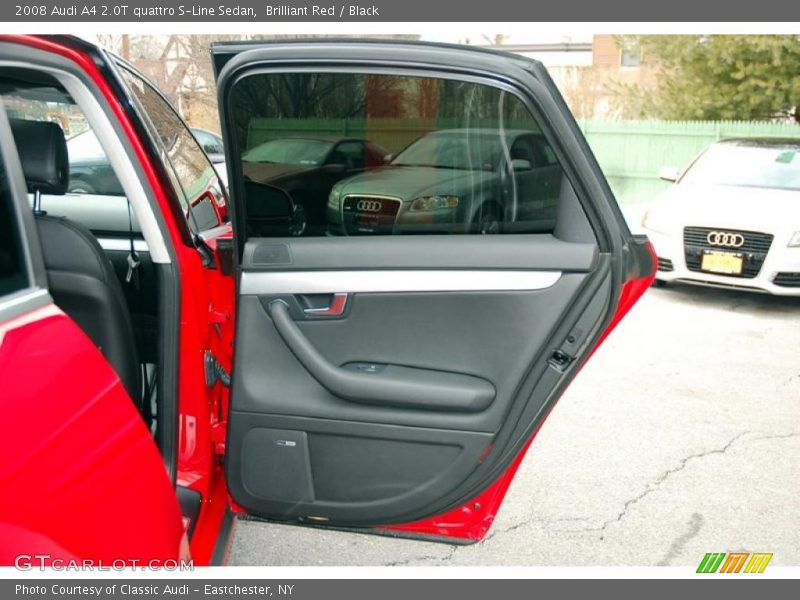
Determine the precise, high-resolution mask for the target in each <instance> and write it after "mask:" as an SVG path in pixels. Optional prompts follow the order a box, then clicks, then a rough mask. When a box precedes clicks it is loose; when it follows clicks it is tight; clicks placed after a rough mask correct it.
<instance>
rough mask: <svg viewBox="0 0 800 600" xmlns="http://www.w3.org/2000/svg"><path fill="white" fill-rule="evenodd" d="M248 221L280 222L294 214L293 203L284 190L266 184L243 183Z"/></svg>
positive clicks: (255, 182)
mask: <svg viewBox="0 0 800 600" xmlns="http://www.w3.org/2000/svg"><path fill="white" fill-rule="evenodd" d="M244 193H245V205H246V207H247V218H248V219H251V218H253V219H260V220H263V219H268V220H281V219H289V218H291V216H292V215H293V214H294V202H293V201H292V197H291V196H290V195H289V193H288V192H287V191H286V190H283V189H281V188H279V187H275V186H274V185H269V184H268V183H260V182H257V181H245V182H244Z"/></svg>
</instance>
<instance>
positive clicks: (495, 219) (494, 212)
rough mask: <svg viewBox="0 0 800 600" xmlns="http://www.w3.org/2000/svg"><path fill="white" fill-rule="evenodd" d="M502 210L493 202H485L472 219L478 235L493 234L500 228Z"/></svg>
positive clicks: (498, 231)
mask: <svg viewBox="0 0 800 600" xmlns="http://www.w3.org/2000/svg"><path fill="white" fill-rule="evenodd" d="M502 222H503V212H502V210H501V209H500V207H499V206H498V205H497V204H495V203H494V202H485V203H483V204H481V206H480V208H478V212H477V214H476V215H475V217H474V219H473V223H474V230H475V232H476V233H479V234H480V235H493V234H495V233H500V231H501V229H502Z"/></svg>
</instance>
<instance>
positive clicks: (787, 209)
mask: <svg viewBox="0 0 800 600" xmlns="http://www.w3.org/2000/svg"><path fill="white" fill-rule="evenodd" d="M661 178H662V179H666V180H668V181H673V182H675V185H672V186H671V187H670V188H669V189H668V190H667V191H666V192H664V193H663V194H661V195H660V196H659V197H658V198H657V199H656V200H655V201H654V203H653V204H652V206H651V207H650V208H649V210H648V211H647V213H645V216H644V218H643V219H642V227H643V228H644V229H645V232H646V233H647V235H648V236H649V238H650V240H651V241H652V243H653V246H654V247H655V250H656V254H657V255H658V273H657V275H656V279H657V281H658V282H668V281H681V282H686V283H699V284H704V285H711V286H722V287H735V288H740V289H747V290H753V291H761V292H768V293H771V294H777V295H784V296H800V139H795V140H791V139H735V140H724V141H720V142H717V143H715V144H712V145H711V146H709V147H708V148H707V149H706V150H704V151H703V152H702V153H701V154H700V156H698V157H697V158H696V159H695V160H694V162H693V163H692V164H691V165H690V166H689V168H688V169H686V171H685V172H684V173H683V174H679V173H678V172H677V171H676V170H675V169H669V168H665V169H663V170H662V172H661Z"/></svg>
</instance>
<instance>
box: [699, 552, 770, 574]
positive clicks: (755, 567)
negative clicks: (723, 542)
mask: <svg viewBox="0 0 800 600" xmlns="http://www.w3.org/2000/svg"><path fill="white" fill-rule="evenodd" d="M771 560H772V554H771V553H766V552H753V553H752V554H751V553H750V552H728V553H725V552H708V553H707V554H706V555H705V556H704V557H703V560H701V561H700V564H699V565H697V572H698V573H763V572H764V569H766V568H767V565H768V564H769V561H771Z"/></svg>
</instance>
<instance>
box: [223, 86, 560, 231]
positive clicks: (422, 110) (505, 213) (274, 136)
mask: <svg viewBox="0 0 800 600" xmlns="http://www.w3.org/2000/svg"><path fill="white" fill-rule="evenodd" d="M228 110H229V114H230V118H231V121H232V130H233V138H234V139H233V146H234V148H233V150H232V153H231V154H232V155H234V156H240V157H241V159H240V160H241V173H242V176H243V177H244V179H245V180H246V181H251V182H255V183H259V184H267V185H271V186H274V187H276V188H279V189H281V190H283V191H284V192H285V193H286V194H288V196H289V197H290V198H291V201H292V202H291V203H290V204H292V205H293V208H290V209H289V210H294V211H295V213H294V214H292V215H285V217H284V218H285V221H286V226H285V228H284V230H283V232H282V233H281V231H282V230H281V228H280V227H276V223H275V222H272V223H270V226H269V230H268V231H267V230H264V232H263V235H299V234H300V233H298V232H301V233H302V235H379V234H454V233H461V234H463V233H533V232H551V231H552V230H553V228H554V225H555V218H556V209H557V206H558V202H559V198H560V194H561V190H562V178H563V172H562V169H561V166H560V164H559V163H558V160H557V158H556V155H555V153H554V151H553V150H552V148H551V147H550V145H549V143H548V142H547V140H546V139H545V137H544V135H543V134H542V132H541V131H540V129H539V127H538V124H537V123H536V121H535V120H534V119H533V117H532V116H531V114H530V112H529V111H528V110H527V108H526V106H525V105H524V104H523V102H522V101H521V100H519V98H517V97H516V96H515V95H513V94H510V93H508V92H506V91H504V90H501V89H498V88H494V87H491V86H486V85H480V84H475V83H471V82H464V81H458V80H449V79H437V78H427V77H407V76H394V75H364V74H350V73H282V74H263V73H261V74H254V75H250V76H246V77H244V78H242V79H240V80H239V81H238V82H237V83H236V84H235V85H234V86H233V88H232V91H231V96H230V103H229V107H228ZM244 189H245V188H244V186H240V187H239V188H238V190H239V192H238V193H243V190H244ZM262 197H265V196H262V195H259V199H258V200H255V199H253V198H250V199H248V198H245V206H246V207H247V212H252V213H254V214H264V212H265V209H264V207H260V206H253V205H251V204H252V202H256V201H258V202H261V201H262V200H261V198H262ZM298 215H299V216H298ZM298 218H302V219H304V220H305V225H304V226H303V227H298V226H297V220H298ZM248 230H249V231H251V232H254V234H255V235H258V232H257V231H256V230H255V229H254V228H252V227H250V225H248Z"/></svg>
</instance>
